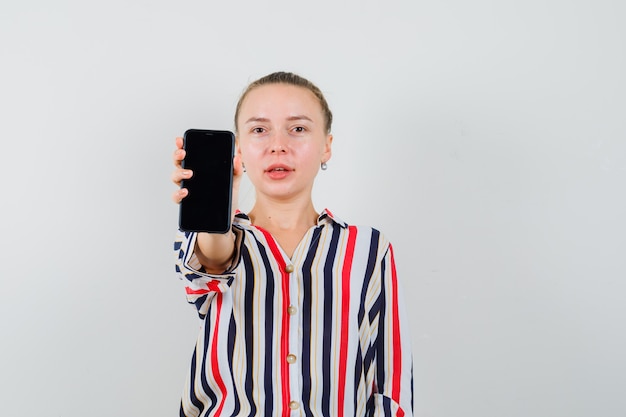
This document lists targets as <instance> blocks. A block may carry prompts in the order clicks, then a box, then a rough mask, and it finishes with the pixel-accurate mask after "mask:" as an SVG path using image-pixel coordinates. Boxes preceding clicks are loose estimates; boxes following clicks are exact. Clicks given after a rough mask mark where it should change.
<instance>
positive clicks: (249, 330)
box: [233, 246, 257, 416]
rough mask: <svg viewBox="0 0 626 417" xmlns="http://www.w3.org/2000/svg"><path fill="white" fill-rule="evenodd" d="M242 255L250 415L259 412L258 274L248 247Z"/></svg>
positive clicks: (243, 250)
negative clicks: (255, 383)
mask: <svg viewBox="0 0 626 417" xmlns="http://www.w3.org/2000/svg"><path fill="white" fill-rule="evenodd" d="M242 254H243V255H242V257H241V259H243V261H244V263H243V268H244V271H245V273H244V274H243V275H244V276H245V283H243V284H244V288H245V292H244V303H245V306H244V309H245V317H244V320H245V321H246V322H245V324H244V329H245V333H246V339H245V341H246V376H245V381H244V387H245V391H246V396H247V400H248V404H250V416H255V415H256V414H257V408H256V403H255V402H254V399H253V397H252V391H253V381H252V369H254V363H253V352H254V344H253V342H254V337H253V335H254V334H253V330H254V326H253V324H254V321H253V317H254V312H253V311H252V308H253V297H254V287H255V284H254V283H255V280H256V278H257V277H256V276H255V274H254V268H253V267H252V259H251V257H250V254H249V251H248V247H247V246H244V247H243V248H242ZM240 278H241V279H244V277H242V276H241V275H240ZM238 413H239V410H237V412H233V415H238Z"/></svg>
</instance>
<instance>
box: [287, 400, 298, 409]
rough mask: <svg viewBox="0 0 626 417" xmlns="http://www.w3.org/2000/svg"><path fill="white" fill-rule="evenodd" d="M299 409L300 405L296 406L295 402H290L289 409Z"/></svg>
mask: <svg viewBox="0 0 626 417" xmlns="http://www.w3.org/2000/svg"><path fill="white" fill-rule="evenodd" d="M299 407H300V404H298V402H297V401H291V402H290V403H289V408H291V409H292V410H297V409H298V408H299Z"/></svg>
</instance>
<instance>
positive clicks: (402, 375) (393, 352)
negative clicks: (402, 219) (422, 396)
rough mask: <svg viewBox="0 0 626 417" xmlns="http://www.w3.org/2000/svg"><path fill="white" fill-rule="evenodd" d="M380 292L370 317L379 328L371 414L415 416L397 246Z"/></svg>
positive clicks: (385, 265)
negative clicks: (397, 272)
mask: <svg viewBox="0 0 626 417" xmlns="http://www.w3.org/2000/svg"><path fill="white" fill-rule="evenodd" d="M380 278H381V282H380V289H379V291H380V294H379V297H378V302H377V303H375V305H374V307H373V310H374V311H371V312H370V314H371V315H370V317H373V318H374V320H373V322H372V323H371V324H372V325H373V326H374V328H376V329H377V332H376V340H374V341H373V343H374V345H375V351H376V360H375V362H376V371H375V376H374V394H373V395H372V397H371V398H370V407H369V410H368V411H369V414H368V415H370V416H412V415H413V355H412V350H411V349H412V347H411V342H410V329H409V328H408V322H407V316H406V311H405V304H404V300H403V297H402V294H403V292H402V289H401V288H400V282H399V280H398V277H397V275H396V266H395V261H394V256H393V248H392V247H391V245H388V246H387V251H386V253H385V255H384V257H383V258H382V261H381V263H380Z"/></svg>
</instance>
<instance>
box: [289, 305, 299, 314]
mask: <svg viewBox="0 0 626 417" xmlns="http://www.w3.org/2000/svg"><path fill="white" fill-rule="evenodd" d="M297 312H298V309H297V308H296V307H294V306H289V307H287V314H289V315H290V316H293V315H295V314H296V313H297Z"/></svg>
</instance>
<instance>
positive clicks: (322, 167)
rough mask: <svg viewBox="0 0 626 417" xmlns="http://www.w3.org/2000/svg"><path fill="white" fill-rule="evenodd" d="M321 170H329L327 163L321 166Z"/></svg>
mask: <svg viewBox="0 0 626 417" xmlns="http://www.w3.org/2000/svg"><path fill="white" fill-rule="evenodd" d="M320 168H321V169H322V171H326V170H327V169H328V165H326V162H322V163H321V164H320Z"/></svg>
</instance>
